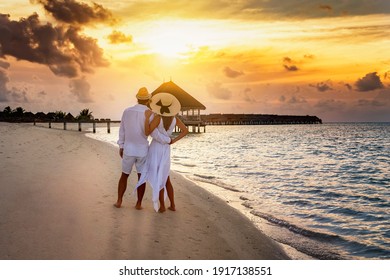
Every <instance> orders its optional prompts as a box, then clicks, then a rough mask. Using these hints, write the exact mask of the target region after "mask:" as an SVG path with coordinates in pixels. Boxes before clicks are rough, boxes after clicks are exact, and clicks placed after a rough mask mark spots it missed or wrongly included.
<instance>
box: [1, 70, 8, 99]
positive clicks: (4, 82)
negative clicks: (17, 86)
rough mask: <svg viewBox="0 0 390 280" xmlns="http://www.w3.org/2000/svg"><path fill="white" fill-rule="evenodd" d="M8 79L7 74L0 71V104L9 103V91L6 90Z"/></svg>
mask: <svg viewBox="0 0 390 280" xmlns="http://www.w3.org/2000/svg"><path fill="white" fill-rule="evenodd" d="M8 82H9V78H8V76H7V74H6V73H5V72H4V71H3V70H1V69H0V102H6V101H9V90H8V89H7V83H8Z"/></svg>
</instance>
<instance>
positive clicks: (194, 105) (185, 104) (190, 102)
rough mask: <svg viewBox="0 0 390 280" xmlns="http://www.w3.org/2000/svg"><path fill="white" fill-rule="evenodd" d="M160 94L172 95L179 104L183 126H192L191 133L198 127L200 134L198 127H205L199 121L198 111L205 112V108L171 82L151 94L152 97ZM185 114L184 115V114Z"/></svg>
mask: <svg viewBox="0 0 390 280" xmlns="http://www.w3.org/2000/svg"><path fill="white" fill-rule="evenodd" d="M160 92H167V93H170V94H172V95H174V96H175V97H176V98H177V99H178V100H179V101H180V104H181V117H180V118H181V119H182V120H183V122H184V124H185V125H187V126H192V131H195V127H198V132H200V126H203V127H205V125H204V123H203V122H202V120H201V119H200V110H206V106H204V105H203V104H202V103H200V102H199V101H198V100H196V99H195V98H194V97H193V96H191V95H190V94H189V93H188V92H186V91H185V90H184V89H182V88H181V87H179V86H178V85H177V84H175V83H174V82H172V81H169V82H166V83H163V84H162V85H161V86H159V87H158V88H157V89H155V90H154V91H153V92H152V95H155V94H157V93H160ZM189 111H192V114H191V115H190V114H189ZM195 111H196V114H195ZM184 112H186V114H184Z"/></svg>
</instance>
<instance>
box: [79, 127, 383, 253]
mask: <svg viewBox="0 0 390 280" xmlns="http://www.w3.org/2000/svg"><path fill="white" fill-rule="evenodd" d="M118 130H119V128H118V127H117V126H115V127H112V128H111V134H107V131H106V128H105V127H98V129H97V133H96V134H92V133H88V134H87V135H88V136H90V137H93V138H95V139H98V140H101V141H105V142H108V143H111V144H113V145H116V141H117V138H118ZM171 161H172V170H175V171H177V172H179V173H181V174H183V175H184V176H185V177H187V178H189V179H190V180H193V181H195V182H197V183H199V185H200V186H202V185H208V186H212V187H213V188H214V189H216V191H215V192H214V193H216V194H217V195H218V189H220V190H223V199H225V200H226V196H229V197H231V198H232V199H233V198H235V199H236V200H238V201H240V204H241V205H242V206H243V208H244V209H245V212H246V215H248V213H249V216H250V217H251V220H252V221H253V222H254V223H255V224H256V225H257V226H258V227H259V228H260V229H261V230H262V231H263V232H264V233H265V234H267V235H269V236H270V237H271V238H273V239H275V240H276V241H278V242H280V243H283V244H286V245H288V246H291V247H293V248H295V249H296V250H298V251H300V252H303V253H305V254H307V255H309V256H312V257H314V258H318V259H390V123H325V124H320V125H257V126H256V125H254V126H207V127H206V133H194V134H189V135H188V136H186V137H185V138H183V139H182V140H180V141H179V142H177V143H176V144H174V145H173V146H172V153H171Z"/></svg>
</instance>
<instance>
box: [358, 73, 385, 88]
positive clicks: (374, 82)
mask: <svg viewBox="0 0 390 280" xmlns="http://www.w3.org/2000/svg"><path fill="white" fill-rule="evenodd" d="M355 86H356V88H357V90H358V91H371V90H376V89H380V88H383V87H384V86H383V83H382V82H381V79H380V77H379V76H378V75H377V73H376V72H372V73H368V74H367V75H366V76H364V77H363V78H360V79H358V80H357V81H356V82H355Z"/></svg>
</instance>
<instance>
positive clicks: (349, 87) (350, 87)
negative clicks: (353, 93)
mask: <svg viewBox="0 0 390 280" xmlns="http://www.w3.org/2000/svg"><path fill="white" fill-rule="evenodd" d="M344 85H345V86H346V88H347V89H348V90H352V86H351V85H350V84H344Z"/></svg>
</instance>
